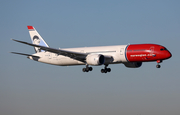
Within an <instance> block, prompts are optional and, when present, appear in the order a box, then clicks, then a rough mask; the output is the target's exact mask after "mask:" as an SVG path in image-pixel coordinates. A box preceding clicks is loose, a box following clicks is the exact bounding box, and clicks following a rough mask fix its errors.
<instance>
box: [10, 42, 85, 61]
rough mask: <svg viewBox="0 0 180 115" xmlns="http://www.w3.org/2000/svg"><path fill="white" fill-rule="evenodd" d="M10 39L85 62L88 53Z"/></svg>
mask: <svg viewBox="0 0 180 115" xmlns="http://www.w3.org/2000/svg"><path fill="white" fill-rule="evenodd" d="M12 40H13V41H16V42H19V43H23V44H27V45H30V46H34V47H38V48H40V49H42V50H45V51H48V52H52V53H56V54H58V55H63V56H66V57H69V58H73V59H75V60H78V61H81V62H85V60H86V56H87V55H88V53H80V52H74V51H67V50H62V49H55V48H50V47H45V46H41V45H36V44H31V43H28V42H24V41H19V40H15V39H12ZM16 54H17V53H16Z"/></svg>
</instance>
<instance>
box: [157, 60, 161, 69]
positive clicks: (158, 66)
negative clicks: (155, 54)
mask: <svg viewBox="0 0 180 115" xmlns="http://www.w3.org/2000/svg"><path fill="white" fill-rule="evenodd" d="M161 62H162V60H157V65H156V68H160V67H161V65H159V63H161Z"/></svg>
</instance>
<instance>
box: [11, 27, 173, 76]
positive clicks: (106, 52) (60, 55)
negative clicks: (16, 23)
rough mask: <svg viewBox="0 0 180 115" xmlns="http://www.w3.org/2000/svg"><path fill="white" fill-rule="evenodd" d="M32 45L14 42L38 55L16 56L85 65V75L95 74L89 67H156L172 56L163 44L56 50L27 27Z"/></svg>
mask: <svg viewBox="0 0 180 115" xmlns="http://www.w3.org/2000/svg"><path fill="white" fill-rule="evenodd" d="M27 28H28V30H29V34H30V37H31V40H32V43H27V42H24V41H19V40H15V39H12V40H14V41H16V42H20V43H23V44H26V45H30V46H33V47H34V49H35V52H36V53H35V54H24V53H17V52H11V53H14V54H20V55H25V56H27V57H28V58H29V59H31V60H34V61H38V62H42V63H47V64H52V65H58V66H72V65H86V66H85V68H83V69H82V71H83V72H89V71H92V70H93V68H92V67H90V66H100V65H104V68H103V69H101V72H102V73H107V72H110V71H111V69H110V68H108V65H109V64H121V63H122V64H124V65H125V66H126V67H129V68H138V67H141V65H142V62H150V61H156V62H157V65H156V67H157V68H160V65H159V63H161V62H162V61H163V60H166V59H169V58H170V57H171V56H172V55H171V53H170V52H169V51H168V50H167V49H166V48H165V47H164V46H162V45H157V44H130V45H115V46H99V47H81V48H67V49H56V48H50V47H49V46H48V44H47V43H46V42H45V41H44V40H43V38H42V37H41V36H40V35H39V33H38V32H37V31H36V29H35V28H34V27H33V26H27Z"/></svg>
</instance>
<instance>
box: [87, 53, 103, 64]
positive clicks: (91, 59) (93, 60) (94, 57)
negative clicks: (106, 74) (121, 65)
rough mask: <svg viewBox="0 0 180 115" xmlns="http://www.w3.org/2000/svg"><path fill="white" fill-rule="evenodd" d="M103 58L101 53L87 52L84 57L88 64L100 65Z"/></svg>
mask: <svg viewBox="0 0 180 115" xmlns="http://www.w3.org/2000/svg"><path fill="white" fill-rule="evenodd" d="M104 61H105V58H104V56H103V55H101V54H89V55H87V57H86V62H87V64H88V65H102V64H104Z"/></svg>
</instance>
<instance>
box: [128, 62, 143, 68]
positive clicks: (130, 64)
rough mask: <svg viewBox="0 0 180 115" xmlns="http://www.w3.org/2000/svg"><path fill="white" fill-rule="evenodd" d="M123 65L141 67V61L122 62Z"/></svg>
mask: <svg viewBox="0 0 180 115" xmlns="http://www.w3.org/2000/svg"><path fill="white" fill-rule="evenodd" d="M124 65H125V66H126V67H128V68H138V67H141V65H142V62H127V63H124Z"/></svg>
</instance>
